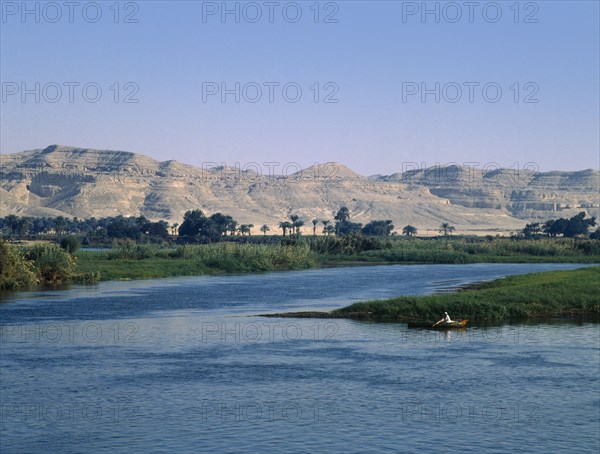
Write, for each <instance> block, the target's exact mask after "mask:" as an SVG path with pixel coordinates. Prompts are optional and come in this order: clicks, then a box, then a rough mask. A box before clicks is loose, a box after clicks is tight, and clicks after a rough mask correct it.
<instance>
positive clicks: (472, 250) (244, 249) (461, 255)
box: [76, 237, 600, 280]
mask: <svg viewBox="0 0 600 454" xmlns="http://www.w3.org/2000/svg"><path fill="white" fill-rule="evenodd" d="M253 240H255V241H260V240H261V238H254V239H253ZM273 240H274V239H273V238H271V239H269V241H273ZM275 240H277V241H278V242H269V243H266V244H259V243H232V242H222V243H217V244H206V245H180V246H167V247H161V246H157V245H149V244H136V243H130V244H126V245H123V246H120V247H117V248H115V249H111V250H109V251H102V252H99V251H79V252H78V253H77V265H76V271H77V272H78V273H82V274H88V273H98V272H99V275H100V279H101V280H114V279H149V278H159V277H170V276H191V275H202V274H220V273H251V272H262V271H285V270H298V269H307V268H314V267H327V266H342V265H351V264H356V265H361V264H362V265H364V264H386V263H387V264H390V263H405V264H414V263H444V264H454V263H456V264H461V263H600V241H595V240H578V239H572V238H567V239H538V240H512V239H507V238H493V239H489V238H439V239H420V238H386V239H377V238H374V239H373V238H366V239H365V238H364V237H363V238H360V237H317V238H312V237H307V238H303V239H301V240H295V241H290V240H288V241H286V242H281V240H280V239H277V238H275Z"/></svg>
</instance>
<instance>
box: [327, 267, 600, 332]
mask: <svg viewBox="0 0 600 454" xmlns="http://www.w3.org/2000/svg"><path fill="white" fill-rule="evenodd" d="M599 295H600V267H598V266H595V267H589V268H582V269H578V270H572V271H549V272H542V273H533V274H525V275H520V276H509V277H507V278H504V279H498V280H496V281H493V282H489V283H485V284H480V285H477V286H473V287H471V288H468V289H465V290H461V291H457V292H454V293H448V294H440V295H427V296H401V297H398V298H392V299H388V300H380V301H367V302H361V303H356V304H352V305H351V306H348V307H345V308H342V309H339V310H336V311H333V313H332V315H333V316H335V317H345V316H347V317H348V318H361V319H364V318H367V319H371V320H374V321H383V322H408V321H416V320H421V321H426V320H429V321H435V320H439V319H440V317H441V315H442V314H443V313H444V311H447V312H448V313H449V314H450V315H451V316H452V318H453V319H454V320H461V319H469V320H470V321H471V322H483V323H485V322H500V321H502V322H509V321H523V320H531V319H549V318H555V317H558V318H563V317H565V318H573V317H575V318H581V319H586V320H595V321H598V320H599V319H600V296H599Z"/></svg>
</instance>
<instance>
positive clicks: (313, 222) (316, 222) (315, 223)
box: [311, 219, 319, 236]
mask: <svg viewBox="0 0 600 454" xmlns="http://www.w3.org/2000/svg"><path fill="white" fill-rule="evenodd" d="M311 222H312V225H313V236H317V224H318V223H319V220H318V219H313V220H312V221H311Z"/></svg>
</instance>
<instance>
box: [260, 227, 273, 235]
mask: <svg viewBox="0 0 600 454" xmlns="http://www.w3.org/2000/svg"><path fill="white" fill-rule="evenodd" d="M269 230H271V229H270V228H269V226H268V225H267V224H263V226H262V227H261V228H260V231H261V232H262V233H263V235H264V236H266V235H267V232H268V231H269Z"/></svg>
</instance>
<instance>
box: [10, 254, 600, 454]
mask: <svg viewBox="0 0 600 454" xmlns="http://www.w3.org/2000/svg"><path fill="white" fill-rule="evenodd" d="M576 267H578V265H568V264H548V265H546V264H476V265H414V266H399V265H389V266H368V267H350V268H332V269H319V270H308V271H300V272H284V273H268V274H260V275H234V276H218V277H214V276H212V277H182V278H169V279H160V280H155V281H131V282H104V283H100V284H99V285H96V286H91V287H73V288H71V289H68V290H55V291H35V292H22V293H19V294H13V295H4V296H2V297H1V298H0V323H1V326H0V327H1V343H0V349H1V350H0V353H1V354H0V366H1V369H0V392H1V402H0V410H1V422H0V424H1V437H0V451H1V452H2V454H7V453H20V452H22V453H38V452H44V453H45V452H61V453H70V452H73V453H75V452H100V453H114V452H123V453H125V452H127V453H154V452H156V453H158V452H179V453H200V452H219V453H229V452H231V453H233V452H252V453H254V452H345V453H364V452H409V453H410V452H432V451H437V452H457V451H462V452H478V453H479V452H507V451H516V452H539V453H547V452H569V453H578V452H581V453H584V452H586V453H589V452H598V451H599V450H600V441H599V440H600V397H599V396H600V383H599V376H600V370H599V368H600V349H599V336H600V331H599V325H598V324H591V323H584V324H571V323H554V324H542V325H535V326H528V325H504V326H501V327H493V328H471V329H469V330H468V331H467V332H466V333H447V334H444V333H436V332H430V331H425V330H408V329H407V328H406V325H403V324H376V323H368V322H360V321H352V320H322V319H319V320H309V319H297V320H294V319H279V318H263V317H256V316H255V315H256V314H261V313H266V312H285V311H296V310H301V311H305V310H328V309H332V308H338V307H342V306H345V305H347V304H350V303H352V302H355V301H358V300H364V299H374V298H386V297H392V296H398V295H401V294H424V293H431V292H434V291H443V290H446V289H448V288H453V287H456V286H460V285H463V284H466V283H469V282H475V281H482V280H491V279H495V278H497V277H501V276H506V275H511V274H521V273H528V272H535V271H545V270H555V269H573V268H576ZM450 315H452V314H450Z"/></svg>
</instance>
